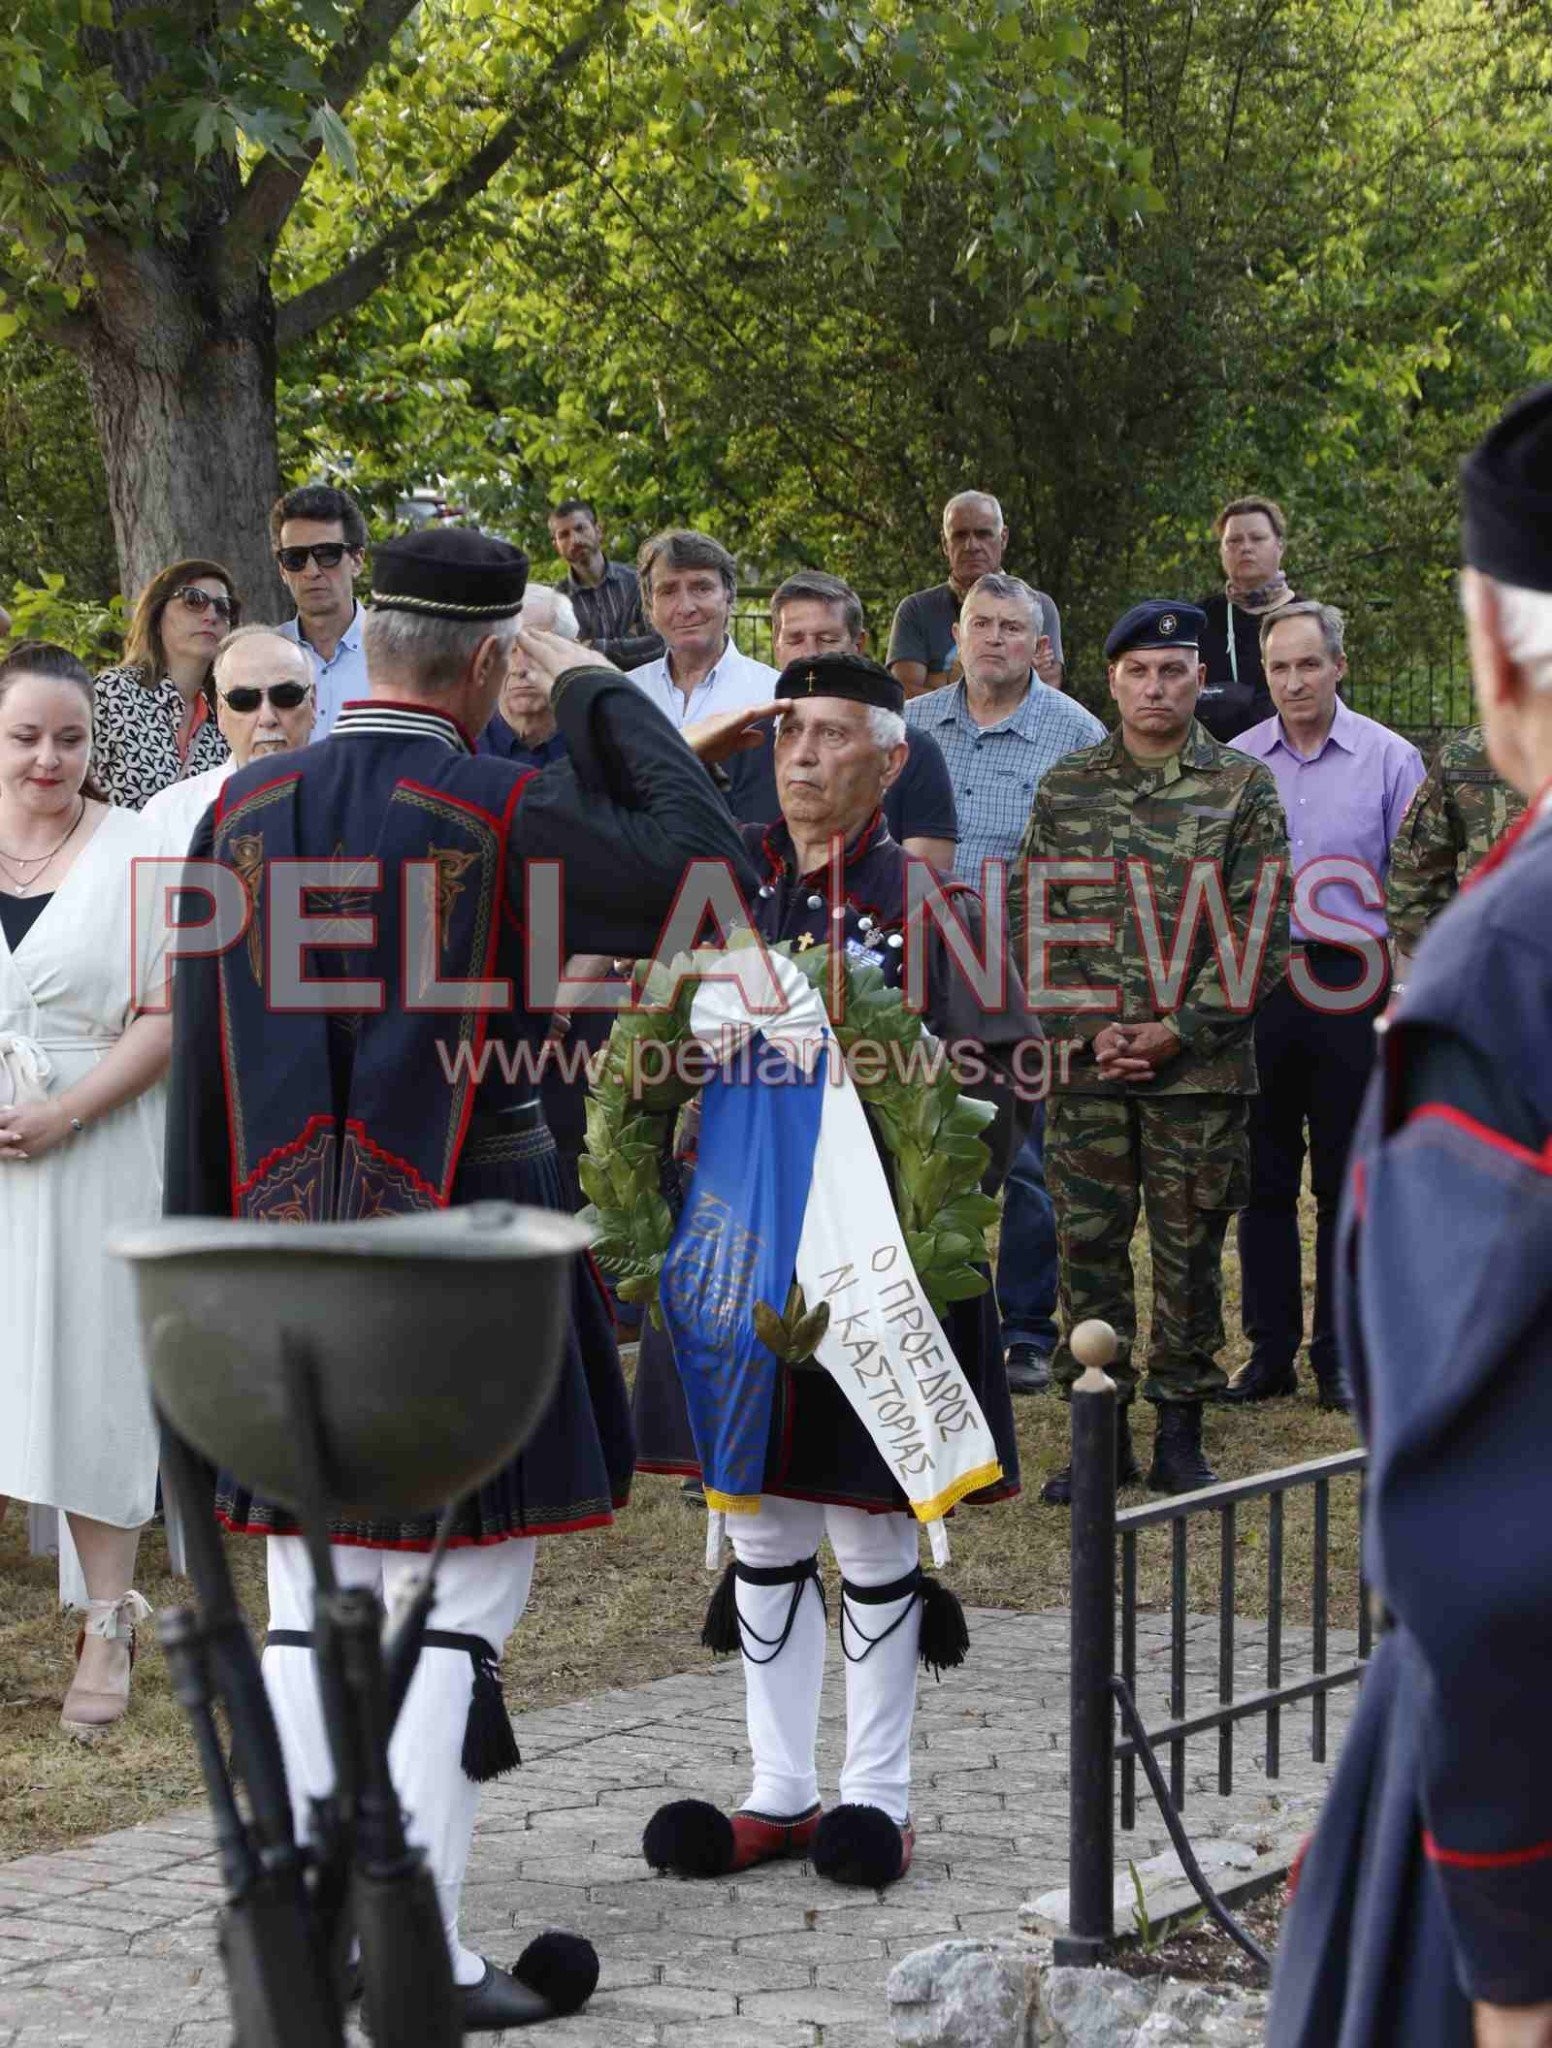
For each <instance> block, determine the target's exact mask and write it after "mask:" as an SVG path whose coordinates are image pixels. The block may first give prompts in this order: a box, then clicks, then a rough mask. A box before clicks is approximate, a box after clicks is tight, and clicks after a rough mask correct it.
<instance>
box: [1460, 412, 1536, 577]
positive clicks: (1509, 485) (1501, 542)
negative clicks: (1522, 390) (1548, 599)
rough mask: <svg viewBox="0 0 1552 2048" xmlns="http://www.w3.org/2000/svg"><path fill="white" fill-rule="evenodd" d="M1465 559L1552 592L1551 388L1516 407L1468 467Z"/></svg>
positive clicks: (1464, 468) (1463, 479)
mask: <svg viewBox="0 0 1552 2048" xmlns="http://www.w3.org/2000/svg"><path fill="white" fill-rule="evenodd" d="M1460 487H1461V497H1462V500H1463V503H1462V516H1461V555H1462V559H1463V560H1464V561H1465V563H1466V565H1467V566H1468V568H1472V569H1481V570H1483V571H1484V572H1485V573H1486V574H1487V575H1489V576H1494V577H1496V578H1497V579H1498V581H1499V582H1500V583H1513V584H1515V585H1517V586H1518V587H1519V588H1520V589H1521V590H1552V384H1543V385H1541V386H1540V387H1539V388H1538V389H1537V390H1535V391H1531V392H1528V393H1527V394H1526V396H1525V397H1524V398H1522V399H1520V400H1519V401H1518V402H1517V403H1516V404H1514V405H1511V406H1510V408H1509V410H1508V411H1507V412H1506V413H1505V414H1504V416H1503V418H1502V419H1501V420H1500V421H1499V422H1498V424H1497V426H1495V427H1492V428H1490V429H1489V430H1488V432H1487V434H1486V435H1485V436H1484V437H1483V439H1482V440H1481V442H1480V443H1479V444H1478V445H1477V447H1476V449H1475V450H1474V452H1473V453H1472V454H1470V455H1468V456H1467V458H1466V460H1465V461H1464V462H1463V463H1462V464H1461V471H1460Z"/></svg>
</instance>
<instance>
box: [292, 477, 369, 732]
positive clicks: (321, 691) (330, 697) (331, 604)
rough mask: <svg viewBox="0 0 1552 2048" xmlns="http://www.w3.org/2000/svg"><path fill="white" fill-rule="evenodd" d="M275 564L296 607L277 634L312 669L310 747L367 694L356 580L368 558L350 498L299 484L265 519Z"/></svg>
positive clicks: (329, 489) (317, 486)
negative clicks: (314, 710)
mask: <svg viewBox="0 0 1552 2048" xmlns="http://www.w3.org/2000/svg"><path fill="white" fill-rule="evenodd" d="M269 530H270V537H271V539H272V540H273V542H274V544H275V561H276V564H277V566H278V567H279V570H280V574H281V577H282V578H283V580H284V582H285V586H286V588H287V590H289V591H290V593H291V595H292V597H293V599H294V600H295V602H296V617H295V618H294V619H290V620H288V621H287V623H286V624H285V625H283V626H282V627H281V628H280V630H281V632H282V633H284V634H285V635H286V637H287V639H289V640H296V641H299V642H300V643H301V644H302V645H303V646H304V647H308V648H311V650H312V652H313V655H314V657H315V659H316V661H317V664H318V690H317V699H318V715H317V723H316V725H315V726H314V728H313V738H314V739H315V740H322V739H327V738H328V736H329V732H330V730H331V728H332V727H333V724H334V721H335V719H336V718H337V717H338V716H339V713H340V710H341V707H342V706H343V705H345V704H346V703H347V702H349V701H350V700H351V699H352V698H356V697H364V696H365V695H366V655H365V653H364V652H363V651H362V646H361V618H362V612H361V607H360V605H359V604H358V603H357V602H356V578H357V577H358V576H359V575H360V574H361V564H362V562H363V561H364V560H365V558H366V521H365V519H364V518H363V517H362V516H361V507H360V506H359V505H358V504H357V503H356V501H355V499H354V498H353V497H352V496H351V495H350V493H349V491H341V490H336V489H335V487H334V486H333V485H332V484H304V485H303V486H302V488H301V489H300V490H296V491H287V492H286V494H285V496H284V497H282V498H277V499H276V501H275V504H274V507H273V509H272V511H271V512H270V515H269Z"/></svg>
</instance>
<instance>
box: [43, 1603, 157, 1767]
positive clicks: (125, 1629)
mask: <svg viewBox="0 0 1552 2048" xmlns="http://www.w3.org/2000/svg"><path fill="white" fill-rule="evenodd" d="M150 1617H151V1603H150V1601H149V1600H147V1599H146V1597H145V1596H144V1594H142V1593H137V1592H135V1591H134V1590H133V1588H131V1590H130V1591H129V1592H127V1593H121V1594H120V1595H119V1597H118V1598H117V1599H116V1600H88V1601H87V1603H86V1621H85V1623H84V1625H83V1626H82V1628H81V1630H80V1632H79V1633H78V1634H77V1636H76V1639H75V1661H76V1667H77V1669H76V1675H75V1677H74V1678H73V1679H72V1680H71V1684H70V1690H69V1691H68V1692H67V1693H66V1694H65V1704H64V1708H63V1710H62V1711H61V1713H60V1716H59V1725H60V1727H61V1728H63V1729H64V1731H65V1733H66V1734H67V1735H71V1736H74V1738H75V1740H76V1741H77V1742H95V1741H96V1739H97V1737H98V1736H99V1735H101V1734H102V1733H103V1731H104V1730H105V1729H107V1728H111V1727H112V1725H113V1723H114V1722H115V1721H122V1720H123V1718H124V1716H125V1714H126V1713H127V1712H128V1710H129V1675H130V1673H131V1672H132V1671H133V1670H134V1668H135V1647H136V1646H135V1625H136V1623H137V1622H142V1621H148V1620H149V1619H150ZM88 1636H101V1637H102V1638H103V1639H104V1640H105V1641H106V1642H110V1643H123V1644H125V1645H126V1647H127V1649H128V1651H129V1655H128V1656H127V1658H126V1659H125V1662H124V1684H123V1688H122V1690H120V1689H118V1688H115V1689H114V1690H113V1691H111V1692H110V1691H107V1690H106V1689H104V1688H101V1687H90V1686H84V1685H82V1683H81V1674H80V1663H81V1652H82V1650H83V1649H84V1648H85V1646H86V1638H87V1637H88Z"/></svg>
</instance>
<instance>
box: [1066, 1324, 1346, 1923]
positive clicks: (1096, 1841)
mask: <svg viewBox="0 0 1552 2048" xmlns="http://www.w3.org/2000/svg"><path fill="white" fill-rule="evenodd" d="M1101 1327H1102V1326H1101ZM1077 1334H1078V1333H1075V1343H1074V1349H1075V1350H1078V1348H1079V1347H1078V1344H1077V1342H1076V1337H1077ZM1104 1334H1105V1337H1106V1338H1108V1337H1109V1333H1108V1331H1106V1332H1105V1333H1104ZM1092 1341H1093V1342H1094V1344H1095V1346H1096V1348H1097V1350H1099V1351H1101V1352H1102V1350H1103V1346H1102V1345H1100V1344H1099V1340H1098V1339H1097V1338H1096V1339H1094V1340H1092ZM1110 1342H1111V1343H1112V1344H1113V1339H1111V1340H1110ZM1080 1356H1081V1353H1080ZM1105 1362H1106V1363H1108V1359H1106V1360H1105ZM1115 1431H1116V1392H1115V1387H1114V1385H1113V1383H1112V1382H1111V1381H1110V1379H1109V1378H1108V1377H1107V1376H1106V1375H1105V1373H1104V1371H1103V1369H1102V1366H1101V1365H1100V1363H1099V1362H1098V1359H1097V1358H1096V1362H1095V1363H1092V1364H1090V1366H1089V1369H1088V1370H1087V1371H1086V1372H1085V1373H1084V1375H1083V1377H1082V1378H1081V1379H1080V1380H1079V1381H1078V1382H1077V1384H1076V1386H1075V1387H1074V1389H1073V1399H1072V1478H1073V1493H1072V1665H1071V1680H1070V1683H1071V1713H1070V1743H1071V1749H1070V1771H1069V1877H1068V1887H1069V1889H1068V1932H1067V1935H1066V1936H1065V1937H1064V1938H1063V1939H1061V1940H1059V1941H1058V1942H1057V1944H1056V1952H1057V1960H1058V1961H1063V1962H1071V1963H1091V1962H1097V1961H1098V1960H1100V1958H1101V1957H1102V1956H1104V1955H1105V1954H1106V1953H1108V1951H1109V1950H1110V1948H1111V1947H1112V1945H1113V1943H1114V1940H1115V1923H1114V1906H1113V1890H1112V1887H1113V1883H1114V1864H1115V1822H1116V1806H1117V1800H1116V1782H1115V1781H1116V1771H1117V1766H1118V1765H1119V1774H1120V1800H1119V1805H1120V1824H1121V1827H1122V1828H1123V1829H1130V1828H1132V1827H1134V1826H1135V1825H1136V1818H1137V1784H1136V1773H1137V1766H1138V1764H1139V1762H1140V1763H1141V1764H1142V1766H1143V1769H1144V1772H1145V1774H1146V1776H1147V1777H1148V1780H1149V1785H1150V1789H1151V1790H1152V1791H1153V1794H1154V1796H1155V1799H1156V1800H1157V1803H1158V1805H1159V1807H1160V1810H1161V1812H1162V1814H1163V1818H1164V1821H1165V1825H1166V1827H1167V1829H1168V1831H1169V1834H1170V1837H1171V1839H1172V1841H1173V1842H1174V1845H1175V1848H1176V1850H1177V1851H1178V1852H1179V1854H1180V1856H1181V1860H1182V1863H1183V1865H1184V1867H1185V1869H1186V1874H1187V1876H1188V1878H1189V1879H1190V1881H1191V1882H1192V1884H1193V1885H1194V1887H1195V1888H1196V1890H1197V1892H1198V1894H1199V1895H1200V1897H1201V1898H1202V1900H1203V1902H1204V1904H1206V1905H1207V1907H1208V1910H1209V1911H1210V1912H1211V1913H1212V1915H1213V1917H1214V1918H1215V1919H1217V1920H1219V1921H1220V1924H1223V1925H1224V1926H1225V1929H1226V1931H1227V1932H1229V1933H1230V1934H1232V1935H1233V1937H1234V1938H1235V1939H1236V1940H1238V1941H1240V1942H1241V1945H1242V1946H1245V1947H1248V1948H1249V1949H1250V1950H1251V1952H1252V1953H1253V1954H1256V1955H1257V1956H1258V1957H1259V1956H1260V1951H1259V1950H1257V1949H1256V1947H1255V1944H1254V1943H1253V1942H1251V1941H1250V1940H1249V1937H1248V1936H1244V1934H1243V1930H1241V1929H1239V1928H1238V1927H1237V1925H1236V1924H1235V1923H1234V1922H1233V1921H1232V1919H1231V1917H1230V1916H1229V1915H1228V1914H1227V1913H1226V1912H1225V1911H1224V1909H1223V1907H1222V1905H1221V1903H1220V1902H1219V1901H1218V1900H1217V1898H1216V1896H1215V1895H1214V1894H1213V1892H1212V1888H1211V1886H1210V1885H1209V1884H1208V1883H1207V1880H1206V1879H1205V1878H1204V1877H1203V1876H1202V1874H1201V1872H1200V1870H1199V1869H1198V1868H1197V1867H1196V1863H1195V1858H1194V1857H1193V1856H1191V1855H1190V1853H1189V1843H1188V1841H1187V1839H1186V1836H1185V1830H1184V1825H1183V1822H1182V1821H1181V1818H1180V1815H1181V1809H1182V1808H1183V1807H1184V1806H1185V1804H1186V1792H1187V1783H1186V1744H1187V1742H1188V1741H1189V1740H1190V1738H1191V1737H1192V1736H1199V1735H1207V1734H1211V1733H1212V1732H1213V1731H1214V1730H1216V1732H1217V1737H1218V1776H1217V1789H1218V1791H1219V1792H1220V1793H1222V1794H1224V1795H1227V1794H1229V1793H1231V1792H1232V1791H1233V1789H1234V1770H1235V1736H1236V1733H1237V1731H1238V1729H1239V1727H1240V1724H1241V1723H1242V1722H1245V1721H1250V1720H1254V1719H1256V1718H1260V1719H1261V1720H1262V1721H1263V1722H1264V1726H1265V1737H1266V1747H1265V1757H1264V1764H1263V1768H1264V1770H1265V1774H1266V1776H1267V1777H1268V1778H1271V1779H1276V1778H1277V1777H1278V1776H1279V1775H1280V1774H1281V1770H1282V1745H1283V1723H1282V1717H1283V1713H1284V1710H1285V1709H1286V1708H1288V1707H1290V1706H1293V1705H1294V1704H1296V1703H1298V1702H1300V1701H1303V1700H1308V1701H1309V1702H1310V1703H1311V1714H1310V1754H1311V1756H1312V1758H1313V1759H1314V1760H1315V1761H1316V1762H1317V1763H1323V1762H1325V1760H1326V1749H1327V1702H1328V1699H1329V1696H1330V1694H1331V1693H1332V1692H1333V1691H1335V1690H1336V1689H1337V1688H1338V1687H1341V1686H1349V1685H1353V1684H1355V1683H1356V1682H1357V1680H1358V1679H1359V1678H1360V1677H1361V1675H1362V1673H1363V1669H1364V1666H1365V1664H1366V1662H1367V1660H1368V1655H1369V1647H1370V1637H1371V1626H1372V1625H1371V1620H1370V1611H1369V1600H1368V1595H1367V1591H1366V1589H1365V1587H1364V1585H1363V1582H1362V1578H1361V1574H1355V1578H1354V1584H1353V1589H1352V1591H1353V1608H1354V1624H1355V1631H1356V1654H1355V1655H1346V1654H1343V1655H1342V1656H1341V1658H1340V1659H1339V1660H1338V1661H1337V1662H1336V1663H1333V1662H1332V1657H1331V1652H1332V1641H1331V1637H1332V1621H1331V1615H1332V1603H1333V1593H1332V1577H1333V1563H1332V1542H1331V1490H1332V1486H1333V1484H1340V1483H1342V1482H1344V1481H1348V1480H1351V1481H1352V1482H1353V1483H1354V1484H1355V1485H1357V1486H1358V1487H1359V1488H1360V1513H1361V1486H1362V1474H1363V1470H1364V1466H1365V1464H1366V1462H1367V1454H1366V1453H1365V1452H1363V1451H1361V1450H1355V1451H1344V1452H1340V1453H1338V1454H1337V1455H1336V1456H1334V1457H1329V1458H1316V1459H1313V1460H1311V1461H1310V1462H1309V1463H1307V1464H1303V1465H1293V1466H1289V1467H1287V1468H1286V1469H1284V1470H1281V1471H1275V1472H1258V1473H1255V1474H1253V1475H1252V1476H1251V1477H1249V1478H1247V1479H1233V1480H1227V1481H1225V1482H1224V1483H1223V1484H1222V1485H1218V1486H1210V1487H1205V1488H1203V1490H1202V1491H1201V1492H1199V1493H1188V1494H1180V1495H1177V1496H1175V1497H1174V1498H1173V1499H1170V1500H1164V1501H1150V1502H1148V1503H1147V1504H1145V1505H1144V1506H1142V1507H1137V1508H1128V1509H1125V1510H1124V1511H1121V1512H1117V1508H1116V1489H1115ZM1305 1493H1307V1494H1308V1495H1309V1496H1310V1499H1311V1559H1310V1563H1311V1587H1310V1631H1309V1638H1310V1641H1309V1649H1310V1654H1309V1669H1308V1670H1307V1671H1301V1672H1299V1673H1297V1674H1295V1675H1289V1674H1288V1673H1287V1672H1286V1671H1285V1668H1284V1667H1285V1662H1286V1658H1285V1647H1286V1646H1285V1638H1284V1626H1283V1624H1284V1616H1285V1610H1286V1607H1287V1598H1286V1589H1285V1587H1284V1563H1285V1556H1286V1538H1287V1527H1288V1520H1287V1508H1288V1501H1289V1496H1290V1495H1292V1494H1305ZM1261 1500H1264V1501H1265V1502H1266V1504H1267V1513H1266V1579H1265V1595H1266V1599H1265V1606H1266V1641H1265V1648H1264V1660H1263V1659H1261V1658H1258V1660H1257V1663H1258V1667H1259V1668H1258V1669H1257V1670H1256V1673H1255V1683H1254V1685H1253V1686H1252V1688H1251V1689H1250V1690H1248V1691H1245V1692H1241V1691H1240V1690H1239V1686H1240V1684H1241V1683H1242V1682H1243V1671H1242V1661H1243V1660H1242V1656H1241V1650H1242V1645H1241V1642H1240V1640H1239V1634H1238V1631H1237V1628H1236V1606H1237V1598H1238V1593H1239V1588H1240V1584H1241V1573H1240V1548H1241V1537H1242V1534H1243V1530H1242V1520H1241V1516H1240V1510H1241V1508H1243V1507H1244V1506H1245V1505H1246V1504H1247V1503H1249V1502H1252V1501H1261ZM1204 1515H1216V1516H1217V1517H1218V1546H1217V1547H1218V1630H1217V1635H1218V1641H1217V1659H1216V1662H1217V1671H1216V1684H1215V1685H1214V1686H1213V1688H1212V1690H1213V1691H1214V1692H1215V1694H1216V1697H1214V1698H1211V1699H1208V1700H1192V1699H1191V1698H1189V1697H1188V1690H1189V1688H1188V1671H1187V1642H1188V1627H1189V1590H1190V1584H1189V1572H1188V1565H1189V1551H1188V1535H1189V1529H1190V1524H1191V1521H1192V1518H1193V1517H1201V1516H1204ZM1165 1527H1167V1528H1168V1530H1169V1544H1170V1556H1169V1606H1168V1612H1169V1639H1168V1640H1169V1684H1168V1706H1167V1718H1165V1719H1164V1720H1163V1721H1160V1722H1158V1723H1156V1724H1154V1725H1152V1726H1150V1725H1148V1724H1147V1722H1146V1720H1145V1717H1144V1716H1143V1714H1142V1712H1141V1710H1140V1709H1139V1707H1138V1705H1137V1636H1138V1628H1137V1623H1138V1614H1139V1604H1138V1539H1139V1537H1140V1536H1141V1534H1142V1533H1143V1532H1144V1531H1145V1530H1149V1529H1162V1528H1165ZM1118 1542H1119V1550H1120V1554H1119V1558H1118V1557H1117V1543H1118ZM1118 1582H1119V1601H1118V1598H1117V1591H1118ZM1118 1606H1119V1621H1120V1631H1119V1645H1118V1644H1117V1629H1116V1623H1117V1619H1118V1613H1117V1609H1118ZM1118 1710H1119V1712H1120V1715H1121V1719H1122V1723H1123V1732H1122V1734H1121V1735H1120V1737H1119V1738H1118V1735H1117V1730H1116V1715H1117V1711H1118ZM1165 1751H1167V1752H1168V1776H1167V1779H1166V1777H1165V1774H1164V1772H1163V1770H1162V1768H1161V1767H1160V1765H1159V1763H1158V1760H1157V1759H1158V1756H1159V1755H1160V1754H1161V1753H1162V1752H1165ZM1260 1959H1261V1960H1263V1961H1264V1960H1265V1958H1264V1957H1260Z"/></svg>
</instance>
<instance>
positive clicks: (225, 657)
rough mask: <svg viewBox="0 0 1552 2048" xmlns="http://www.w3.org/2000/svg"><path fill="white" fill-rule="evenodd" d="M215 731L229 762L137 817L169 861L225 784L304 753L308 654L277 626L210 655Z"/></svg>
mask: <svg viewBox="0 0 1552 2048" xmlns="http://www.w3.org/2000/svg"><path fill="white" fill-rule="evenodd" d="M213 680H214V682H215V688H216V723H217V725H219V726H220V728H221V736H222V738H223V739H224V740H225V741H226V744H227V745H228V746H229V747H230V748H231V750H232V758H231V760H230V761H223V762H222V764H221V766H220V767H219V768H207V769H206V770H205V772H204V774H203V775H191V776H189V778H188V779H187V781H184V782H172V783H169V784H168V786H167V787H166V789H163V790H159V791H158V792H157V794H156V795H155V796H153V797H152V798H151V799H150V801H149V802H148V803H147V804H146V805H145V807H144V809H143V810H142V811H141V813H140V816H141V818H142V820H143V821H144V823H145V826H146V828H147V830H148V831H149V832H150V833H151V834H152V836H153V837H154V838H155V840H156V851H157V852H158V853H159V854H162V855H164V856H165V857H166V858H168V859H169V860H170V859H173V858H174V857H176V856H181V855H183V854H185V853H187V852H188V850H189V842H190V841H191V840H192V839H193V837H194V828H195V826H196V825H197V824H198V823H199V821H200V819H201V818H202V817H204V815H205V813H206V811H208V810H209V809H210V806H211V805H212V804H213V803H214V802H215V800H216V795H217V792H218V791H219V790H220V787H221V785H222V783H223V782H225V780H226V778H227V777H228V776H229V775H233V774H235V773H236V771H237V770H238V769H239V768H246V767H247V765H248V763H249V762H250V761H257V760H259V759H261V758H262V757H263V756H264V755H266V754H289V753H290V752H292V751H293V749H295V748H297V747H305V746H306V745H307V743H308V741H309V740H310V739H311V738H312V736H313V722H314V720H315V718H316V717H317V710H318V688H317V671H316V668H315V666H314V662H313V656H312V650H311V649H310V648H307V647H303V646H300V645H299V644H298V643H297V642H296V641H295V640H293V639H291V638H290V637H289V635H288V634H286V633H285V632H284V631H283V629H282V628H281V627H279V626H239V627H238V628H237V631H236V632H235V633H228V634H227V636H226V638H225V639H224V640H223V641H222V642H221V645H220V646H219V647H218V648H217V649H216V658H215V671H214V678H213Z"/></svg>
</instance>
